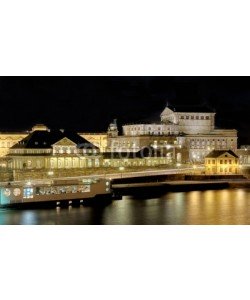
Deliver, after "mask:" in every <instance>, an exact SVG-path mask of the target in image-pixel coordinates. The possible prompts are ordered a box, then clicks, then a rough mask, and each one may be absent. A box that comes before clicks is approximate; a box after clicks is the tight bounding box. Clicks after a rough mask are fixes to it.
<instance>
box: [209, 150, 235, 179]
mask: <svg viewBox="0 0 250 300" xmlns="http://www.w3.org/2000/svg"><path fill="white" fill-rule="evenodd" d="M205 172H206V174H207V175H213V174H215V175H232V174H239V157H238V156H237V155H236V154H235V153H234V152H233V151H232V150H214V151H212V152H210V153H209V154H208V155H207V156H206V157H205Z"/></svg>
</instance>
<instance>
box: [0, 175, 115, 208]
mask: <svg viewBox="0 0 250 300" xmlns="http://www.w3.org/2000/svg"><path fill="white" fill-rule="evenodd" d="M111 195H112V190H111V182H110V180H109V179H103V178H84V179H55V180H47V181H46V180H40V181H38V180H37V181H33V182H32V181H27V182H23V183H21V182H12V183H8V184H5V185H2V186H1V187H0V207H5V206H13V205H21V204H38V203H40V204H41V203H45V202H46V203H48V202H56V204H57V205H60V204H63V203H68V204H71V203H72V201H74V200H79V201H81V202H82V201H83V200H84V199H92V198H96V197H98V199H99V198H101V196H103V197H106V198H107V197H109V196H110V197H111Z"/></svg>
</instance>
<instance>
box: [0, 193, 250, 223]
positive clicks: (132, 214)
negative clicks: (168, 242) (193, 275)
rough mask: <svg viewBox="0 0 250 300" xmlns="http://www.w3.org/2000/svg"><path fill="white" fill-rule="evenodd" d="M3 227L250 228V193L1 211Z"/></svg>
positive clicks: (182, 195)
mask: <svg viewBox="0 0 250 300" xmlns="http://www.w3.org/2000/svg"><path fill="white" fill-rule="evenodd" d="M0 224H1V225H4V224H6V225H7V224H23V225H25V224H27V225H33V224H38V225H42V224H48V225H52V224H58V225H64V224H65V225H70V224H72V225H80V224H83V225H91V224H96V225H99V224H104V225H123V224H124V225H125V224H131V225H133V224H140V225H143V224H145V225H155V224H158V225H163V224H167V225H170V224H172V225H186V224H192V225H201V224H214V225H222V224H225V225H226V224H239V225H240V224H241V225H243V224H250V189H232V190H228V189H227V190H208V191H191V192H176V193H167V194H165V195H161V196H156V197H154V196H150V198H148V197H147V195H140V197H138V196H123V198H122V200H116V201H113V202H112V203H109V204H107V205H95V206H80V207H65V208H43V209H40V208H39V209H7V208H6V209H0Z"/></svg>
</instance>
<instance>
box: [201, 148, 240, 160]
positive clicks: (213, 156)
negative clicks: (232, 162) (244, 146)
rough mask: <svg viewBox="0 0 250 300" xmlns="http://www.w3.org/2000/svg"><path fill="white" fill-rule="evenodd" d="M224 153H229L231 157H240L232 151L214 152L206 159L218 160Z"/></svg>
mask: <svg viewBox="0 0 250 300" xmlns="http://www.w3.org/2000/svg"><path fill="white" fill-rule="evenodd" d="M224 153H229V154H230V155H232V156H234V157H236V158H239V156H238V155H236V154H235V153H234V152H233V151H232V150H213V151H212V152H210V153H209V154H208V155H207V156H206V158H218V157H220V156H221V155H223V154H224Z"/></svg>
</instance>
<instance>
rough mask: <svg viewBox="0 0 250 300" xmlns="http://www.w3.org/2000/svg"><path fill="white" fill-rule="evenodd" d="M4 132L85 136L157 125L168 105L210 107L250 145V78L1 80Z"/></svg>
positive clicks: (220, 121)
mask: <svg viewBox="0 0 250 300" xmlns="http://www.w3.org/2000/svg"><path fill="white" fill-rule="evenodd" d="M0 101H1V118H0V131H6V130H28V129H30V128H31V127H32V126H33V125H34V124H36V123H44V124H46V125H47V126H49V127H50V128H65V129H66V128H67V129H72V130H77V131H82V132H95V131H96V132H98V131H101V132H103V131H106V129H107V126H108V124H109V123H110V122H111V121H112V120H113V119H114V118H116V119H117V120H118V124H119V125H120V126H121V125H122V124H125V123H133V122H135V123H136V122H137V121H149V122H150V121H156V120H157V119H158V117H159V114H160V113H161V111H162V110H163V109H164V107H165V105H166V103H167V102H169V103H170V104H172V105H175V104H176V105H178V104H185V105H187V104H189V105H195V104H206V105H207V106H209V107H211V108H213V109H215V111H216V112H217V115H216V125H217V126H218V127H224V128H229V129H230V128H235V129H238V130H239V137H240V140H239V142H240V144H247V143H248V144H250V135H249V128H250V77H0Z"/></svg>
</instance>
